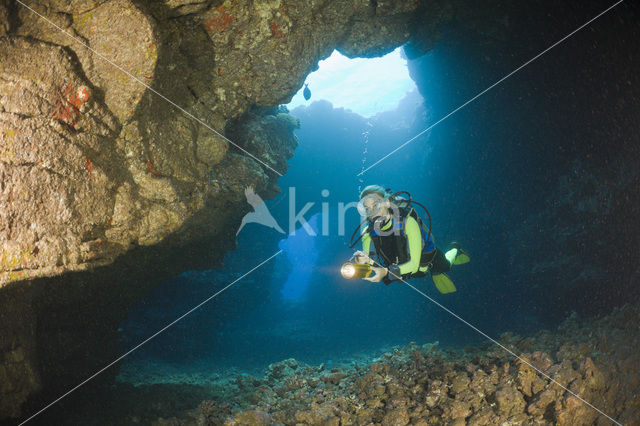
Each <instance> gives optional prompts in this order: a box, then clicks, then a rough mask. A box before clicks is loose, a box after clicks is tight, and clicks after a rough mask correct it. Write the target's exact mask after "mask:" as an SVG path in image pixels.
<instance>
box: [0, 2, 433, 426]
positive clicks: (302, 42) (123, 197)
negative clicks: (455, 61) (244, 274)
mask: <svg viewBox="0 0 640 426" xmlns="http://www.w3.org/2000/svg"><path fill="white" fill-rule="evenodd" d="M417 7H418V2H417V1H411V2H406V1H397V0H388V1H377V2H370V1H365V0H353V1H329V0H326V1H320V0H314V1H309V2H298V1H285V0H270V1H257V0H256V1H246V2H236V1H224V2H222V1H193V0H191V1H189V0H185V1H181V0H168V1H164V2H137V1H130V0H106V1H105V0H74V1H60V0H45V1H40V2H29V1H26V2H17V1H12V0H3V1H1V2H0V123H1V124H0V224H1V226H0V246H1V247H2V251H1V252H0V306H1V309H0V315H1V317H2V321H3V328H2V330H1V331H0V383H2V386H0V418H2V417H6V416H12V417H17V416H19V415H21V414H22V410H21V405H22V404H23V403H24V402H25V401H26V400H27V398H28V397H29V396H30V395H33V394H34V393H35V392H38V391H39V390H41V389H44V390H45V391H47V392H46V393H45V395H44V396H43V401H44V400H46V399H47V397H48V398H50V397H51V396H53V395H54V394H55V393H56V392H59V391H60V390H62V389H66V388H68V387H69V386H72V385H73V384H74V382H77V381H78V379H81V378H83V377H86V376H87V375H89V374H90V373H91V372H92V370H94V369H95V367H96V366H99V365H103V364H104V363H105V362H107V361H108V360H110V359H113V357H114V356H115V355H116V354H117V352H116V351H117V348H116V344H115V342H116V335H115V330H116V328H117V324H118V322H119V321H120V320H121V319H122V318H123V316H124V314H125V313H126V311H127V309H128V307H129V306H131V304H132V303H134V302H135V300H136V299H137V298H138V297H140V295H141V294H143V293H144V292H145V291H147V289H148V288H149V287H150V286H151V285H153V283H155V282H157V281H158V280H161V279H162V278H166V277H167V276H169V275H170V274H175V273H177V272H181V271H184V270H186V269H189V268H204V267H210V266H212V265H213V264H214V263H215V262H216V261H218V260H219V259H220V258H221V256H222V255H223V253H224V250H225V249H227V248H230V247H232V246H233V244H234V238H233V236H234V232H233V231H234V230H235V227H237V225H238V223H239V221H240V218H241V217H242V215H243V213H245V212H246V211H247V209H248V206H246V204H245V203H244V197H243V190H244V187H245V186H249V185H250V186H253V187H254V188H255V189H256V191H257V192H259V193H260V194H261V195H262V196H263V198H269V197H272V196H273V195H274V194H275V193H277V191H278V188H277V186H276V178H277V177H278V174H281V173H285V172H286V161H287V159H288V158H289V157H290V156H291V155H292V154H293V150H294V148H295V145H296V141H295V137H294V136H293V134H292V122H291V120H290V119H289V118H288V117H286V115H283V114H278V113H277V111H274V110H270V109H269V108H270V107H274V106H277V105H278V104H280V103H284V102H287V101H288V100H289V99H290V98H291V97H292V96H293V94H294V93H295V92H296V91H297V90H298V89H299V88H300V86H301V85H302V83H303V81H304V79H305V77H306V75H307V74H308V73H309V72H311V71H312V70H313V69H314V67H315V66H316V64H317V62H318V61H319V60H320V59H323V58H325V57H327V56H329V54H330V53H331V52H332V51H333V50H334V49H335V48H338V49H340V50H341V51H342V52H343V53H345V54H347V55H350V56H367V55H369V56H375V55H381V54H384V53H386V52H389V51H390V50H392V49H393V48H395V47H396V46H398V45H400V44H402V43H404V42H406V41H407V40H408V38H409V36H410V29H411V25H412V19H411V16H412V15H411V14H412V12H413V11H414V10H415V9H416V8H417ZM434 8H435V6H434ZM438 19H439V18H438V15H434V18H433V22H432V23H431V24H432V26H433V28H435V24H436V22H437V21H438ZM254 106H257V107H262V108H254ZM226 129H229V133H228V134H227V136H226V137H225V136H223V135H225V133H226ZM80 354H82V356H80ZM79 359H81V361H79ZM54 366H55V367H54ZM34 404H35V405H34V407H35V406H37V404H36V403H35V402H34Z"/></svg>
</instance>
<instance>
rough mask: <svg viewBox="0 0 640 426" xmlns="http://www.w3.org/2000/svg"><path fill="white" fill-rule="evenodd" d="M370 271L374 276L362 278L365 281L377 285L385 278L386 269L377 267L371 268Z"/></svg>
mask: <svg viewBox="0 0 640 426" xmlns="http://www.w3.org/2000/svg"><path fill="white" fill-rule="evenodd" d="M371 270H373V272H374V275H373V276H371V277H366V278H363V279H365V280H367V281H371V282H372V283H379V282H380V281H382V280H383V279H384V278H385V277H386V276H387V268H380V267H378V266H372V267H371Z"/></svg>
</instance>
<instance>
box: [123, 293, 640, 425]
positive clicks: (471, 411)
mask: <svg viewBox="0 0 640 426" xmlns="http://www.w3.org/2000/svg"><path fill="white" fill-rule="evenodd" d="M499 341H500V343H501V344H503V345H505V346H506V347H508V348H509V349H510V350H512V351H513V352H515V353H516V354H518V355H519V356H520V357H521V358H523V359H525V360H527V361H528V362H530V363H531V364H533V365H535V366H536V367H537V368H538V369H540V370H541V371H543V372H544V373H545V374H546V375H548V376H549V377H551V378H553V379H554V380H555V381H557V382H558V383H560V384H562V386H564V387H567V388H568V389H569V390H571V391H572V392H573V393H575V394H577V395H579V396H580V397H581V398H583V399H584V400H586V401H588V402H589V403H591V404H592V405H593V406H595V407H597V408H598V409H600V410H601V411H602V412H604V413H605V414H607V415H608V416H611V417H613V418H614V419H616V421H618V422H620V423H622V424H625V425H634V424H635V425H637V424H640V420H639V419H640V396H639V393H640V305H627V306H624V307H623V308H620V309H616V310H614V311H613V312H612V313H611V314H610V315H608V316H606V317H603V318H599V319H581V318H579V317H578V316H576V315H575V314H574V315H572V316H571V317H569V318H568V319H567V320H565V321H564V322H563V323H562V324H561V325H560V326H559V327H558V329H557V330H555V331H553V332H551V331H540V332H538V333H537V334H535V335H532V336H528V337H521V336H518V335H514V334H511V333H505V334H503V335H501V336H500V339H499ZM194 367H195V366H194ZM152 370H153V369H152ZM155 370H156V371H162V375H161V374H157V375H147V376H145V375H144V374H142V373H140V370H137V369H136V368H135V367H133V368H130V369H129V370H127V369H125V370H123V371H122V372H121V374H120V376H119V380H120V384H119V386H123V387H126V386H129V387H132V388H133V389H132V390H131V392H134V393H137V398H136V399H137V401H138V402H140V401H141V400H150V399H154V398H155V399H156V403H157V406H158V407H160V406H162V407H163V409H162V410H161V411H162V412H167V410H170V409H171V407H173V409H175V410H176V412H175V414H174V416H167V417H161V418H156V419H154V420H152V419H150V418H149V417H147V416H149V415H152V412H148V413H146V415H144V414H142V413H141V416H142V417H139V418H138V417H134V418H129V421H131V422H138V421H139V422H140V423H147V421H152V423H153V424H155V425H157V426H164V425H232V424H234V425H256V424H265V425H266V424H283V425H305V424H306V425H359V424H363V425H364V424H382V425H406V424H415V425H427V424H450V425H465V424H469V425H486V424H508V425H520V424H522V425H534V424H536V425H538V424H540V425H545V424H565V425H582V424H585V425H586V424H598V425H600V424H602V425H605V424H612V422H611V421H610V420H608V419H607V418H606V417H605V416H603V415H602V414H600V413H598V411H596V410H595V409H593V408H591V407H589V406H588V405H586V404H585V403H583V402H582V401H580V400H579V399H578V398H577V397H576V396H575V395H572V394H571V393H569V392H567V391H565V390H564V389H562V388H561V387H560V386H558V385H557V384H554V383H552V382H550V380H549V379H547V378H544V377H542V376H541V375H540V374H538V373H536V371H535V370H534V369H533V368H531V367H530V366H528V365H527V364H525V363H523V362H522V361H519V360H517V359H515V358H514V357H513V356H511V355H509V354H508V353H507V352H506V351H504V350H503V349H501V348H500V347H498V346H497V345H495V344H493V343H490V342H488V343H487V344H485V345H483V346H481V347H467V348H465V349H463V350H455V351H454V350H450V349H442V348H439V347H438V345H437V344H424V345H418V344H415V343H411V344H409V345H408V346H405V347H395V348H392V349H390V350H389V351H387V352H386V353H384V354H383V355H382V356H379V357H375V358H370V359H368V360H367V359H366V358H364V357H362V356H361V357H358V358H357V359H354V360H352V361H351V362H343V363H336V364H332V365H329V366H327V365H326V364H321V365H315V366H311V365H306V364H303V363H300V362H298V361H296V360H295V359H287V360H284V361H282V362H278V363H275V364H271V365H270V366H269V367H268V368H267V369H266V370H265V371H264V372H262V374H259V373H254V374H247V373H246V372H244V373H243V372H240V371H226V372H215V373H206V371H203V370H202V369H200V370H199V369H198V368H194V369H193V370H192V371H184V370H177V369H176V371H174V372H173V373H169V374H168V375H167V374H166V373H167V372H168V370H167V368H166V366H164V367H162V368H160V367H158V369H155ZM136 371H137V373H136ZM126 382H129V383H128V384H127V383H126ZM134 384H135V386H134ZM143 389H144V390H145V391H144V392H142V393H141V392H140V391H141V390H143ZM181 389H182V390H181ZM188 389H190V390H191V393H189V394H188V395H187V393H186V391H187V390H188ZM196 389H199V390H200V391H199V392H194V391H195V390H196ZM199 394H200V395H203V396H204V395H208V398H203V401H202V402H200V403H199V405H198V406H197V407H195V406H194V407H193V409H191V410H186V411H183V413H182V414H179V411H182V410H183V409H184V408H185V405H186V404H188V401H191V402H193V400H194V399H195V398H197V397H198V395H199ZM212 395H213V397H212ZM141 398H142V399H141ZM180 398H183V401H182V403H178V402H176V401H177V400H178V399H180ZM145 417H146V419H145Z"/></svg>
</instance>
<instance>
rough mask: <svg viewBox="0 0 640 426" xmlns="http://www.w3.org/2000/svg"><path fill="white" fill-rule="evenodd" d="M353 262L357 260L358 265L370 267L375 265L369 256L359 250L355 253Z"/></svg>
mask: <svg viewBox="0 0 640 426" xmlns="http://www.w3.org/2000/svg"><path fill="white" fill-rule="evenodd" d="M353 260H355V262H356V263H362V264H364V263H368V264H369V265H373V263H374V262H373V260H372V259H371V258H370V257H369V255H368V254H367V253H365V252H363V251H362V250H358V251H357V252H355V253H353Z"/></svg>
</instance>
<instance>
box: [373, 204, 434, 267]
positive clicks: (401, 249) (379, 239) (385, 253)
mask: <svg viewBox="0 0 640 426" xmlns="http://www.w3.org/2000/svg"><path fill="white" fill-rule="evenodd" d="M400 213H401V214H400V217H399V219H398V220H394V219H393V218H392V219H391V221H392V222H391V226H390V227H388V228H386V229H381V232H380V233H379V232H378V231H376V230H375V229H374V227H373V224H372V223H369V225H368V226H367V230H366V232H368V233H369V236H370V237H371V240H372V242H373V246H374V247H375V249H376V253H377V254H378V256H379V257H380V260H381V263H382V264H383V265H384V266H385V267H388V266H389V265H391V264H393V263H395V264H396V265H401V264H403V263H406V262H408V261H409V258H410V253H409V244H408V241H407V235H406V232H405V226H406V221H407V218H408V217H409V216H411V217H413V218H414V219H415V220H416V222H418V227H419V229H420V231H421V239H422V253H421V258H420V265H421V266H423V263H425V261H429V262H430V261H431V260H432V259H433V255H432V254H433V250H435V248H436V247H435V244H434V242H433V238H432V237H431V236H430V235H429V233H428V232H427V231H426V230H425V229H424V226H423V225H422V220H421V219H420V216H419V215H418V214H417V213H416V211H415V210H414V209H413V208H409V209H405V210H401V212H400ZM383 228H384V227H383ZM425 254H428V256H425Z"/></svg>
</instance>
